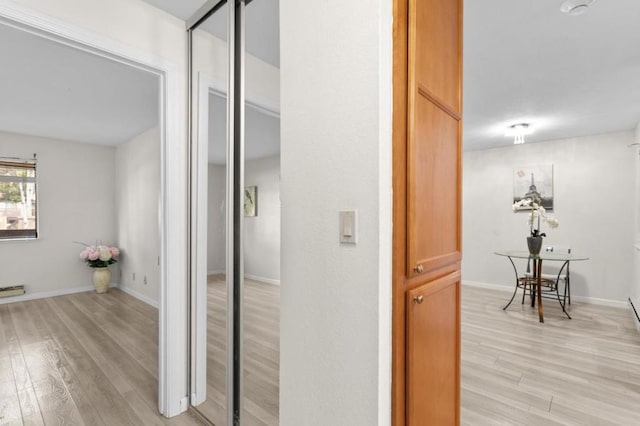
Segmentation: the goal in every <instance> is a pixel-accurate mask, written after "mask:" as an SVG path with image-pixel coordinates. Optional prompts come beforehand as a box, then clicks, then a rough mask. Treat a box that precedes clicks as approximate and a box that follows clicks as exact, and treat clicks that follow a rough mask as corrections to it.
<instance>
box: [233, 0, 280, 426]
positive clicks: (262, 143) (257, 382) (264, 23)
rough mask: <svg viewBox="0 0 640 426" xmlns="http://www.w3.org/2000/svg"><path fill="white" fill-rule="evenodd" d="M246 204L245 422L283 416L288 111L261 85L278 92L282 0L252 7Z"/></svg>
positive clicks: (249, 19) (249, 16)
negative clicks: (283, 116) (283, 180)
mask: <svg viewBox="0 0 640 426" xmlns="http://www.w3.org/2000/svg"><path fill="white" fill-rule="evenodd" d="M245 16H246V20H245V21H246V48H247V52H246V55H247V60H246V68H247V103H246V107H245V123H244V124H245V126H244V132H245V138H244V140H245V163H244V191H245V212H244V224H243V225H244V227H243V233H244V235H243V255H244V291H243V307H242V309H243V314H244V316H243V324H242V325H243V329H242V335H243V340H242V344H243V347H242V349H243V350H242V364H243V373H244V375H243V385H242V388H243V393H244V399H243V411H242V420H243V424H252V425H277V424H278V423H279V373H280V115H279V112H278V110H277V109H275V108H273V107H270V106H268V105H262V104H256V98H254V93H256V92H260V93H265V92H266V93H274V92H275V93H278V92H279V84H278V74H279V73H278V71H279V70H278V67H279V62H280V58H279V40H278V35H279V25H278V2H277V1H274V0H254V1H252V2H251V3H249V4H248V5H247V7H246V11H245Z"/></svg>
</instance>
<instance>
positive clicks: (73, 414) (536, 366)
mask: <svg viewBox="0 0 640 426" xmlns="http://www.w3.org/2000/svg"><path fill="white" fill-rule="evenodd" d="M216 282H217V283H216ZM223 295H224V291H223V286H222V285H221V284H220V281H219V280H216V279H212V282H211V285H210V291H209V303H210V304H213V305H214V306H218V307H219V306H221V305H220V303H221V301H222V298H223V297H224V296H223ZM462 295H463V298H462V299H463V304H462V317H463V321H462V423H463V424H464V425H474V426H475V425H480V426H484V425H500V424H505V425H514V424H515V425H518V424H521V425H640V334H639V333H638V332H637V331H636V330H635V328H634V325H633V322H632V320H631V317H630V314H629V312H628V310H627V309H622V308H610V307H603V306H597V305H588V304H580V303H574V304H573V305H572V306H571V315H572V317H573V319H572V320H569V319H567V318H566V317H564V315H563V314H562V312H561V311H560V309H559V308H558V307H557V304H555V303H553V302H552V301H546V302H547V303H546V304H545V323H544V324H540V323H539V322H538V320H537V311H536V310H535V309H531V307H530V306H528V305H526V304H525V305H520V303H519V301H520V300H519V299H516V302H517V303H514V304H512V306H511V307H510V308H509V309H508V310H507V311H506V312H504V311H502V306H503V305H504V304H505V303H506V301H507V300H508V298H509V297H510V294H508V293H505V292H500V291H493V290H486V289H478V288H472V287H466V286H465V287H463V291H462ZM245 297H246V298H247V302H248V303H246V307H245V309H246V311H245V316H246V319H245V321H246V331H245V351H246V358H245V394H246V396H245V423H246V425H263V424H268V425H277V424H278V399H277V398H278V371H279V367H278V358H279V354H278V346H279V337H278V331H279V320H278V318H279V315H278V310H279V287H277V286H271V285H264V284H258V283H254V282H250V281H247V289H246V293H245ZM250 306H253V307H252V308H250ZM157 324H158V323H157V310H156V309H154V308H152V307H150V306H148V305H146V304H144V303H142V302H140V301H138V300H136V299H134V298H132V297H131V296H129V295H127V294H125V293H123V292H121V291H119V290H117V289H111V290H110V291H109V293H108V294H106V295H98V294H95V293H92V292H90V293H79V294H75V295H70V296H61V297H54V298H50V299H42V300H34V301H29V302H20V303H13V304H6V305H0V424H10V425H22V424H25V425H42V424H46V425H50V424H51V425H58V424H80V425H82V424H86V425H109V426H111V425H162V424H171V425H195V424H199V423H198V422H197V420H196V419H194V418H193V417H191V416H189V415H182V416H179V417H177V418H174V419H171V420H168V419H165V418H163V417H162V416H160V415H159V414H158V413H157V409H156V401H157V379H156V376H157V371H156V370H157V330H158V325H157ZM209 326H210V333H211V334H210V341H209V345H210V349H212V351H211V357H210V359H209V365H210V368H209V380H210V383H211V384H212V385H211V387H210V389H209V395H210V401H208V402H207V404H211V405H206V406H205V407H210V408H211V410H213V412H215V413H219V412H220V411H219V410H218V409H216V407H215V401H216V400H217V403H218V404H220V401H221V398H222V401H224V399H223V397H222V395H223V393H222V392H223V389H224V375H225V373H224V364H223V363H224V360H225V355H223V354H224V347H225V340H224V339H222V340H220V336H222V335H221V334H220V333H221V330H222V329H224V312H220V309H211V310H210V312H209ZM219 360H221V361H222V363H220V362H219ZM202 407H203V406H201V409H202ZM218 408H219V407H218ZM202 411H204V412H205V413H206V412H207V411H206V409H205V410H202ZM212 419H213V418H212ZM219 424H220V425H222V424H224V423H219Z"/></svg>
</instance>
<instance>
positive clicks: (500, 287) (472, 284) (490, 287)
mask: <svg viewBox="0 0 640 426" xmlns="http://www.w3.org/2000/svg"><path fill="white" fill-rule="evenodd" d="M462 285H466V286H469V287H478V288H486V289H488V290H498V291H507V292H513V287H511V286H506V285H500V284H489V283H483V282H480V281H467V280H464V281H462Z"/></svg>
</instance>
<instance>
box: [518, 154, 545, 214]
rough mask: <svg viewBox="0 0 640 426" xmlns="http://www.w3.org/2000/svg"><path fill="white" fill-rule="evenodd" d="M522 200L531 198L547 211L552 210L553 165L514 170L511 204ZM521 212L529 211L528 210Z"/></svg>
mask: <svg viewBox="0 0 640 426" xmlns="http://www.w3.org/2000/svg"><path fill="white" fill-rule="evenodd" d="M524 198H531V199H532V200H534V202H536V203H538V204H541V205H542V207H544V208H545V209H546V210H548V211H552V210H553V165H551V164H549V165H543V166H527V167H518V168H516V169H514V173H513V202H514V203H515V202H517V201H520V200H522V199H524ZM523 210H529V208H524V209H523Z"/></svg>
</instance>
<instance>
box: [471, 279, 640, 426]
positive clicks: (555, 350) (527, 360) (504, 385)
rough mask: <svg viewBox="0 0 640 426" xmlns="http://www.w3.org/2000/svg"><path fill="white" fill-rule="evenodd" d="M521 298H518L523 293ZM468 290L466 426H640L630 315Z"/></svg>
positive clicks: (639, 367) (638, 359) (638, 366)
mask: <svg viewBox="0 0 640 426" xmlns="http://www.w3.org/2000/svg"><path fill="white" fill-rule="evenodd" d="M519 295H520V293H519ZM510 297H511V294H510V293H506V292H501V291H494V290H486V289H479V288H473V287H467V286H464V287H463V292H462V300H463V304H462V403H461V404H462V408H461V412H462V423H463V424H464V425H640V334H639V333H638V332H637V330H636V329H635V327H634V324H633V321H632V319H631V316H630V313H629V311H628V310H627V309H623V308H611V307H604V306H598V305H591V304H584V303H573V304H572V305H571V307H570V314H571V316H572V317H573V319H572V320H570V319H568V318H566V317H565V316H564V314H563V313H562V311H561V309H560V308H559V306H558V304H557V302H553V301H551V300H548V301H547V300H545V303H544V308H545V322H544V323H543V324H541V323H539V322H538V314H537V309H532V308H531V307H530V306H529V305H527V304H526V303H525V305H521V304H520V300H521V298H520V299H519V298H518V297H516V299H515V300H514V303H513V304H512V305H511V306H510V307H509V309H508V310H507V311H502V306H504V305H505V304H506V303H507V301H508V300H509V298H510Z"/></svg>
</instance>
